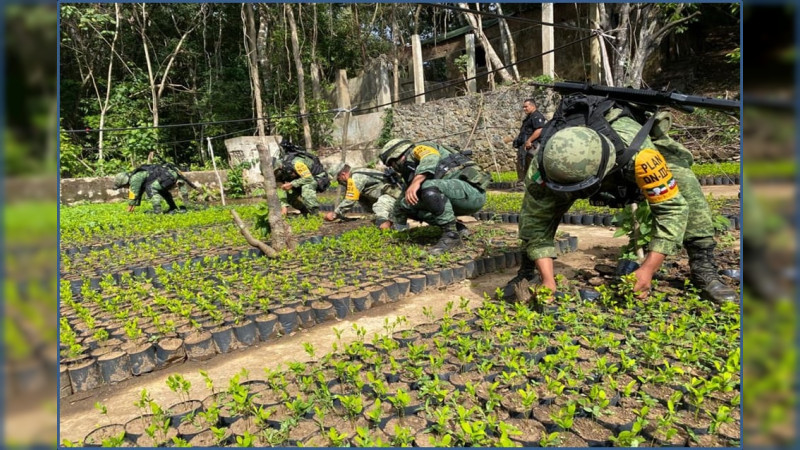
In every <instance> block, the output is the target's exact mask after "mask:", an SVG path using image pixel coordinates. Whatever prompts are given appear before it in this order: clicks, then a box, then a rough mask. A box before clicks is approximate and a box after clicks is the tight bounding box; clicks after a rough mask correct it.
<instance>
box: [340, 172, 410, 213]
mask: <svg viewBox="0 0 800 450" xmlns="http://www.w3.org/2000/svg"><path fill="white" fill-rule="evenodd" d="M384 194H386V195H390V196H392V197H394V198H399V197H400V195H401V192H400V189H399V188H398V187H396V186H393V185H391V184H390V183H388V182H386V178H385V175H384V174H383V172H382V171H380V170H375V169H355V170H353V171H351V172H350V178H348V180H347V193H346V194H345V196H344V200H342V201H341V203H339V205H338V206H337V207H336V210H335V211H334V212H335V213H336V215H337V216H339V217H341V216H342V215H343V214H344V213H345V212H346V211H349V210H350V209H351V208H352V207H353V205H355V204H356V202H359V201H366V202H367V203H369V204H370V205H372V204H373V203H375V202H376V201H378V198H379V197H380V196H382V195H384Z"/></svg>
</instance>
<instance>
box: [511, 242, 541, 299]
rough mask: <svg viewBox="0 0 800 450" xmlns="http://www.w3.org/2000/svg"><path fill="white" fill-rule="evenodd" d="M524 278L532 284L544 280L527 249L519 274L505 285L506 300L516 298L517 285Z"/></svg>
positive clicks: (523, 253)
mask: <svg viewBox="0 0 800 450" xmlns="http://www.w3.org/2000/svg"><path fill="white" fill-rule="evenodd" d="M522 280H527V281H528V284H529V285H531V286H532V285H534V284H539V283H541V282H542V277H541V276H539V274H538V273H537V272H536V264H535V263H534V262H533V260H532V259H531V258H530V257H528V253H527V252H525V251H523V252H522V263H521V264H520V265H519V270H517V275H516V276H515V277H514V278H512V279H511V281H509V282H508V284H506V285H505V286H504V287H503V299H504V300H516V298H517V293H516V287H517V285H518V284H519V283H520V281H522Z"/></svg>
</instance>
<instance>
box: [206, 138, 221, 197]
mask: <svg viewBox="0 0 800 450" xmlns="http://www.w3.org/2000/svg"><path fill="white" fill-rule="evenodd" d="M206 139H208V153H209V154H210V155H211V165H212V166H213V167H214V173H215V174H216V175H217V183H218V184H219V198H220V199H221V200H222V206H225V189H224V188H223V187H222V178H220V176H219V171H218V170H217V161H216V160H215V159H214V147H213V146H212V145H211V137H209V136H206Z"/></svg>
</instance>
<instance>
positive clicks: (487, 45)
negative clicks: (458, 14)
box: [458, 3, 514, 82]
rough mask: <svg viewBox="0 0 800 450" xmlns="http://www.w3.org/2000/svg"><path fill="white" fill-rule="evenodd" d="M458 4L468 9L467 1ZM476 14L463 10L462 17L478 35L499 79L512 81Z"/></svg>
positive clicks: (512, 78)
mask: <svg viewBox="0 0 800 450" xmlns="http://www.w3.org/2000/svg"><path fill="white" fill-rule="evenodd" d="M458 6H459V7H461V8H463V9H470V7H469V5H468V4H467V3H459V4H458ZM476 16H477V15H476V14H474V13H468V12H464V18H465V19H467V22H469V25H470V27H472V30H473V31H474V32H475V35H476V36H478V39H480V41H481V45H482V46H483V51H484V52H485V54H486V58H487V60H489V61H491V64H492V66H493V67H494V68H495V70H497V72H495V73H497V74H498V75H499V76H500V81H507V82H513V81H514V77H513V76H511V74H510V73H509V72H508V70H506V69H505V68H503V65H504V64H503V62H502V61H501V60H500V57H498V56H497V52H496V51H495V50H494V47H492V43H491V42H489V38H487V37H486V35H485V34H484V33H483V28H482V27H481V26H480V24H479V21H478V17H476Z"/></svg>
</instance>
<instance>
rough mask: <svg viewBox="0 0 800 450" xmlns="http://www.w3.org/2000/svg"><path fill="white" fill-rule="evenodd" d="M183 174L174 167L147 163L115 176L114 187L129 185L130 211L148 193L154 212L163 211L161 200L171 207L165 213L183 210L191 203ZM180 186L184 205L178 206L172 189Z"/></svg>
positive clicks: (179, 189)
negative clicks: (182, 178) (182, 177)
mask: <svg viewBox="0 0 800 450" xmlns="http://www.w3.org/2000/svg"><path fill="white" fill-rule="evenodd" d="M180 177H181V174H180V173H179V172H178V171H177V170H176V169H174V168H172V167H170V166H168V165H162V164H145V165H143V166H139V167H137V168H136V169H135V170H133V171H132V172H121V173H118V174H117V175H116V176H115V177H114V187H115V188H116V189H120V188H123V187H125V186H128V187H129V189H128V191H129V192H128V212H133V210H134V208H136V207H137V206H139V205H140V204H141V202H142V196H143V195H144V194H147V196H148V197H149V198H150V203H151V204H152V205H153V211H152V212H153V213H154V214H160V213H161V201H162V200H164V201H166V202H167V206H169V209H167V210H166V211H164V214H172V213H175V212H183V211H184V210H185V209H186V206H185V205H188V204H190V203H191V202H190V201H189V190H188V189H187V187H186V183H185V182H184V181H183V180H181V178H180ZM176 185H177V186H178V191H179V192H180V194H181V199H182V200H183V203H184V206H181V207H180V208H178V206H177V205H176V204H175V200H174V199H173V197H172V193H171V192H170V189H172V188H173V187H174V186H176Z"/></svg>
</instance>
